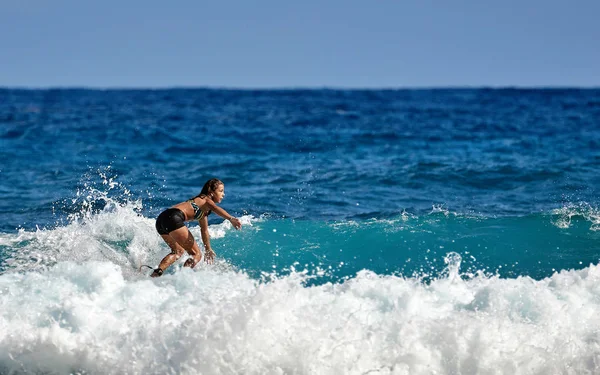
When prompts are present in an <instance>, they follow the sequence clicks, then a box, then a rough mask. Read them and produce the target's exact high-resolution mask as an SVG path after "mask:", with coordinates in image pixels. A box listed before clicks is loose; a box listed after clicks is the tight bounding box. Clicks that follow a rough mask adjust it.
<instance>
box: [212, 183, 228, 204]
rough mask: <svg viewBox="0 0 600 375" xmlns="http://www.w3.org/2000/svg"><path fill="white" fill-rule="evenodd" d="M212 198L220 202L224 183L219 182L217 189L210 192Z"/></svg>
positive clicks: (223, 196)
mask: <svg viewBox="0 0 600 375" xmlns="http://www.w3.org/2000/svg"><path fill="white" fill-rule="evenodd" d="M211 195H212V200H213V201H214V202H216V203H221V201H222V200H223V198H225V185H223V184H220V185H218V186H217V189H216V190H215V191H213V192H212V194H211Z"/></svg>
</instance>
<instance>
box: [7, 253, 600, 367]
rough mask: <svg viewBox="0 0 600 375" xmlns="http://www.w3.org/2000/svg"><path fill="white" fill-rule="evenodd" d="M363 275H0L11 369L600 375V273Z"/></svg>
mask: <svg viewBox="0 0 600 375" xmlns="http://www.w3.org/2000/svg"><path fill="white" fill-rule="evenodd" d="M446 261H447V263H448V264H449V267H448V272H447V277H444V278H442V279H438V280H433V281H432V282H431V283H429V284H424V283H422V282H420V281H419V280H417V279H413V278H401V277H395V276H381V275H376V274H374V273H372V272H370V271H362V272H360V273H359V274H358V275H356V277H354V278H351V279H349V280H347V281H346V282H344V283H343V284H335V285H334V284H324V285H320V286H311V287H307V286H306V285H305V284H304V283H303V281H304V280H305V278H306V275H305V274H304V273H302V272H293V273H292V274H290V275H288V276H284V277H279V278H275V279H272V280H271V281H269V282H258V281H256V280H253V279H251V278H249V277H248V276H247V275H246V274H244V273H240V272H235V271H233V270H232V269H231V268H227V267H209V266H203V267H201V268H200V269H198V270H193V271H192V270H188V269H181V270H179V271H177V272H176V273H175V274H171V275H166V276H163V277H162V278H160V279H148V278H141V277H137V278H128V277H125V275H124V274H123V272H122V267H119V266H118V265H115V264H112V263H110V262H83V263H74V262H59V263H58V264H56V265H55V266H54V267H52V268H50V269H47V270H44V271H42V272H24V273H7V274H4V275H0V373H11V371H14V372H18V373H24V372H28V373H31V372H33V373H36V372H48V373H59V374H66V373H78V372H79V373H83V372H85V373H86V374H106V373H114V374H121V373H127V374H167V373H182V374H332V373H334V374H335V373H339V374H342V373H343V374H365V373H371V374H476V373H477V374H595V373H599V372H600V336H599V335H598V332H599V327H600V287H599V285H600V267H599V266H597V265H590V266H589V267H587V268H585V269H583V270H578V271H562V272H560V273H557V274H554V275H553V276H552V277H550V278H547V279H544V280H541V281H536V280H533V279H530V278H528V277H519V278H517V279H500V278H498V277H485V276H481V275H480V276H476V277H474V278H472V279H469V280H463V279H462V278H460V277H457V276H458V266H459V264H460V259H459V258H457V257H456V256H455V255H454V254H449V256H447V257H446Z"/></svg>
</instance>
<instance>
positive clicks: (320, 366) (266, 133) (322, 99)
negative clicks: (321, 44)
mask: <svg viewBox="0 0 600 375" xmlns="http://www.w3.org/2000/svg"><path fill="white" fill-rule="evenodd" d="M599 103H600V91H599V90H576V89H572V90H470V89H469V90H467V89H465V90H461V89H458V90H381V91H378V90H370V91H345V90H286V91H235V90H116V91H114V90H113V91H111V90H108V91H100V90H97V91H95V90H0V124H1V125H2V126H1V127H0V142H1V147H0V160H2V161H1V162H0V195H1V198H2V199H0V218H1V219H2V220H0V374H22V373H28V374H67V373H72V374H175V373H176V374H240V373H242V374H338V373H339V374H433V373H437V374H598V373H600V336H599V332H600V331H599V328H598V327H600V321H599V319H600V318H598V317H599V316H600V306H599V304H600V289H599V288H598V285H600V282H599V281H600V280H599V279H600V268H599V267H600V266H599V265H598V263H599V262H598V259H599V254H600V247H599V245H598V243H600V242H599V240H600V230H599V229H600V201H599V200H598V196H599V195H598V191H597V186H600V180H598V179H599V177H598V176H600V173H599V172H600V170H599V165H600V164H598V162H597V161H598V158H600V154H598V149H600V148H599V147H598V146H599V145H600V130H599V129H600V123H599V122H598V121H599V119H600V105H599ZM212 177H219V178H221V179H222V180H223V181H225V184H226V198H225V200H224V201H223V204H222V205H223V207H224V208H225V209H226V210H228V212H230V213H232V214H234V215H236V216H238V217H239V218H240V219H241V221H242V224H243V228H242V230H241V231H236V230H234V229H233V228H232V227H231V226H230V224H229V223H227V222H222V220H221V219H219V218H218V217H215V216H216V215H211V216H210V217H209V220H210V226H209V231H210V234H211V243H212V246H213V248H214V249H215V251H216V252H217V256H218V258H217V262H216V263H215V264H214V265H206V264H201V265H199V266H197V267H196V268H195V269H194V270H189V269H184V268H183V267H182V264H183V262H184V260H185V258H186V257H185V256H184V257H182V259H181V260H180V261H178V262H177V263H176V264H175V265H174V266H173V267H171V268H170V269H168V270H167V271H166V272H165V275H163V277H161V278H159V279H151V278H149V277H148V274H149V273H150V270H149V269H148V268H146V267H144V265H149V266H150V267H155V266H156V265H157V264H158V262H159V261H160V260H161V259H162V257H164V256H165V255H166V254H167V253H168V251H169V250H168V247H167V246H166V244H165V243H164V242H163V241H162V240H161V238H160V237H159V236H158V234H157V233H156V231H155V229H154V220H155V218H156V216H157V215H158V213H160V212H161V211H162V210H163V209H165V208H167V207H170V206H171V205H173V204H175V203H178V202H180V201H182V200H185V199H187V198H189V197H191V196H193V195H195V194H197V193H198V191H199V190H200V188H201V185H202V184H203V182H204V181H206V180H207V179H209V178H212ZM189 228H190V231H191V233H192V234H193V235H194V237H195V238H197V239H199V238H200V231H199V228H198V226H197V225H196V224H193V223H192V224H190V226H189Z"/></svg>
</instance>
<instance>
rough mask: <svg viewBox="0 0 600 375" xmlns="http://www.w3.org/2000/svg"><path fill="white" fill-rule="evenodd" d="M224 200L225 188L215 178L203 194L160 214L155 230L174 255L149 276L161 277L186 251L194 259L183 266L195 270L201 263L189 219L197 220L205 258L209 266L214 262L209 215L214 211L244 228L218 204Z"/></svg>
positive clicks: (166, 258) (209, 182)
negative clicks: (187, 222) (209, 232)
mask: <svg viewBox="0 0 600 375" xmlns="http://www.w3.org/2000/svg"><path fill="white" fill-rule="evenodd" d="M224 197H225V185H224V184H223V182H221V181H220V180H218V179H216V178H213V179H212V180H208V181H207V182H206V183H205V184H204V187H203V188H202V191H201V192H200V194H198V195H196V196H195V197H194V198H191V199H189V200H187V201H185V202H181V203H179V204H176V205H175V206H173V207H171V208H169V209H166V210H165V211H163V212H162V213H161V214H160V215H158V218H157V219H156V230H157V231H158V233H159V234H160V236H161V237H162V239H163V240H165V242H166V243H167V245H169V247H170V248H171V253H170V254H169V255H167V256H166V257H164V258H163V260H162V261H161V262H160V264H159V265H158V268H157V269H155V270H154V272H152V275H150V276H152V277H159V276H161V275H162V274H163V272H164V271H165V270H166V269H167V267H169V266H170V265H171V264H173V263H174V262H175V261H176V260H177V259H179V258H180V257H181V256H182V255H183V252H184V250H185V251H187V252H188V254H190V255H191V258H189V259H188V260H186V261H185V263H184V264H183V266H184V267H191V268H194V266H195V265H196V264H198V262H200V260H202V253H201V252H200V248H199V247H198V244H197V243H196V241H195V240H194V236H192V233H191V232H190V231H189V229H188V228H187V227H186V226H185V222H186V221H190V220H198V223H199V224H200V233H201V234H202V242H203V243H204V249H205V250H204V251H205V259H206V262H207V263H209V264H212V262H213V261H214V259H215V252H214V251H213V249H212V248H211V247H210V236H209V234H208V218H207V216H208V215H210V213H211V212H213V211H214V212H215V213H216V214H217V215H219V216H221V217H222V218H224V219H227V220H229V221H230V222H231V224H232V225H233V227H234V228H235V229H240V228H241V227H242V223H240V221H239V220H238V219H237V218H235V217H233V216H231V215H229V214H228V213H227V211H225V210H224V209H222V208H221V207H219V206H217V205H216V204H217V203H221V201H222V200H223V198H224Z"/></svg>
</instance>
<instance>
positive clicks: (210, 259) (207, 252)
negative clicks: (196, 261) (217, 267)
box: [204, 247, 217, 264]
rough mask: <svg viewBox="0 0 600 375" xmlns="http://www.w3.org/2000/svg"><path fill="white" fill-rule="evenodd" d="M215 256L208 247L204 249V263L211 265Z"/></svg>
mask: <svg viewBox="0 0 600 375" xmlns="http://www.w3.org/2000/svg"><path fill="white" fill-rule="evenodd" d="M216 255H217V254H215V252H214V251H213V249H211V248H210V247H207V248H205V249H204V260H205V261H206V263H208V264H213V262H214V261H215V256H216Z"/></svg>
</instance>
